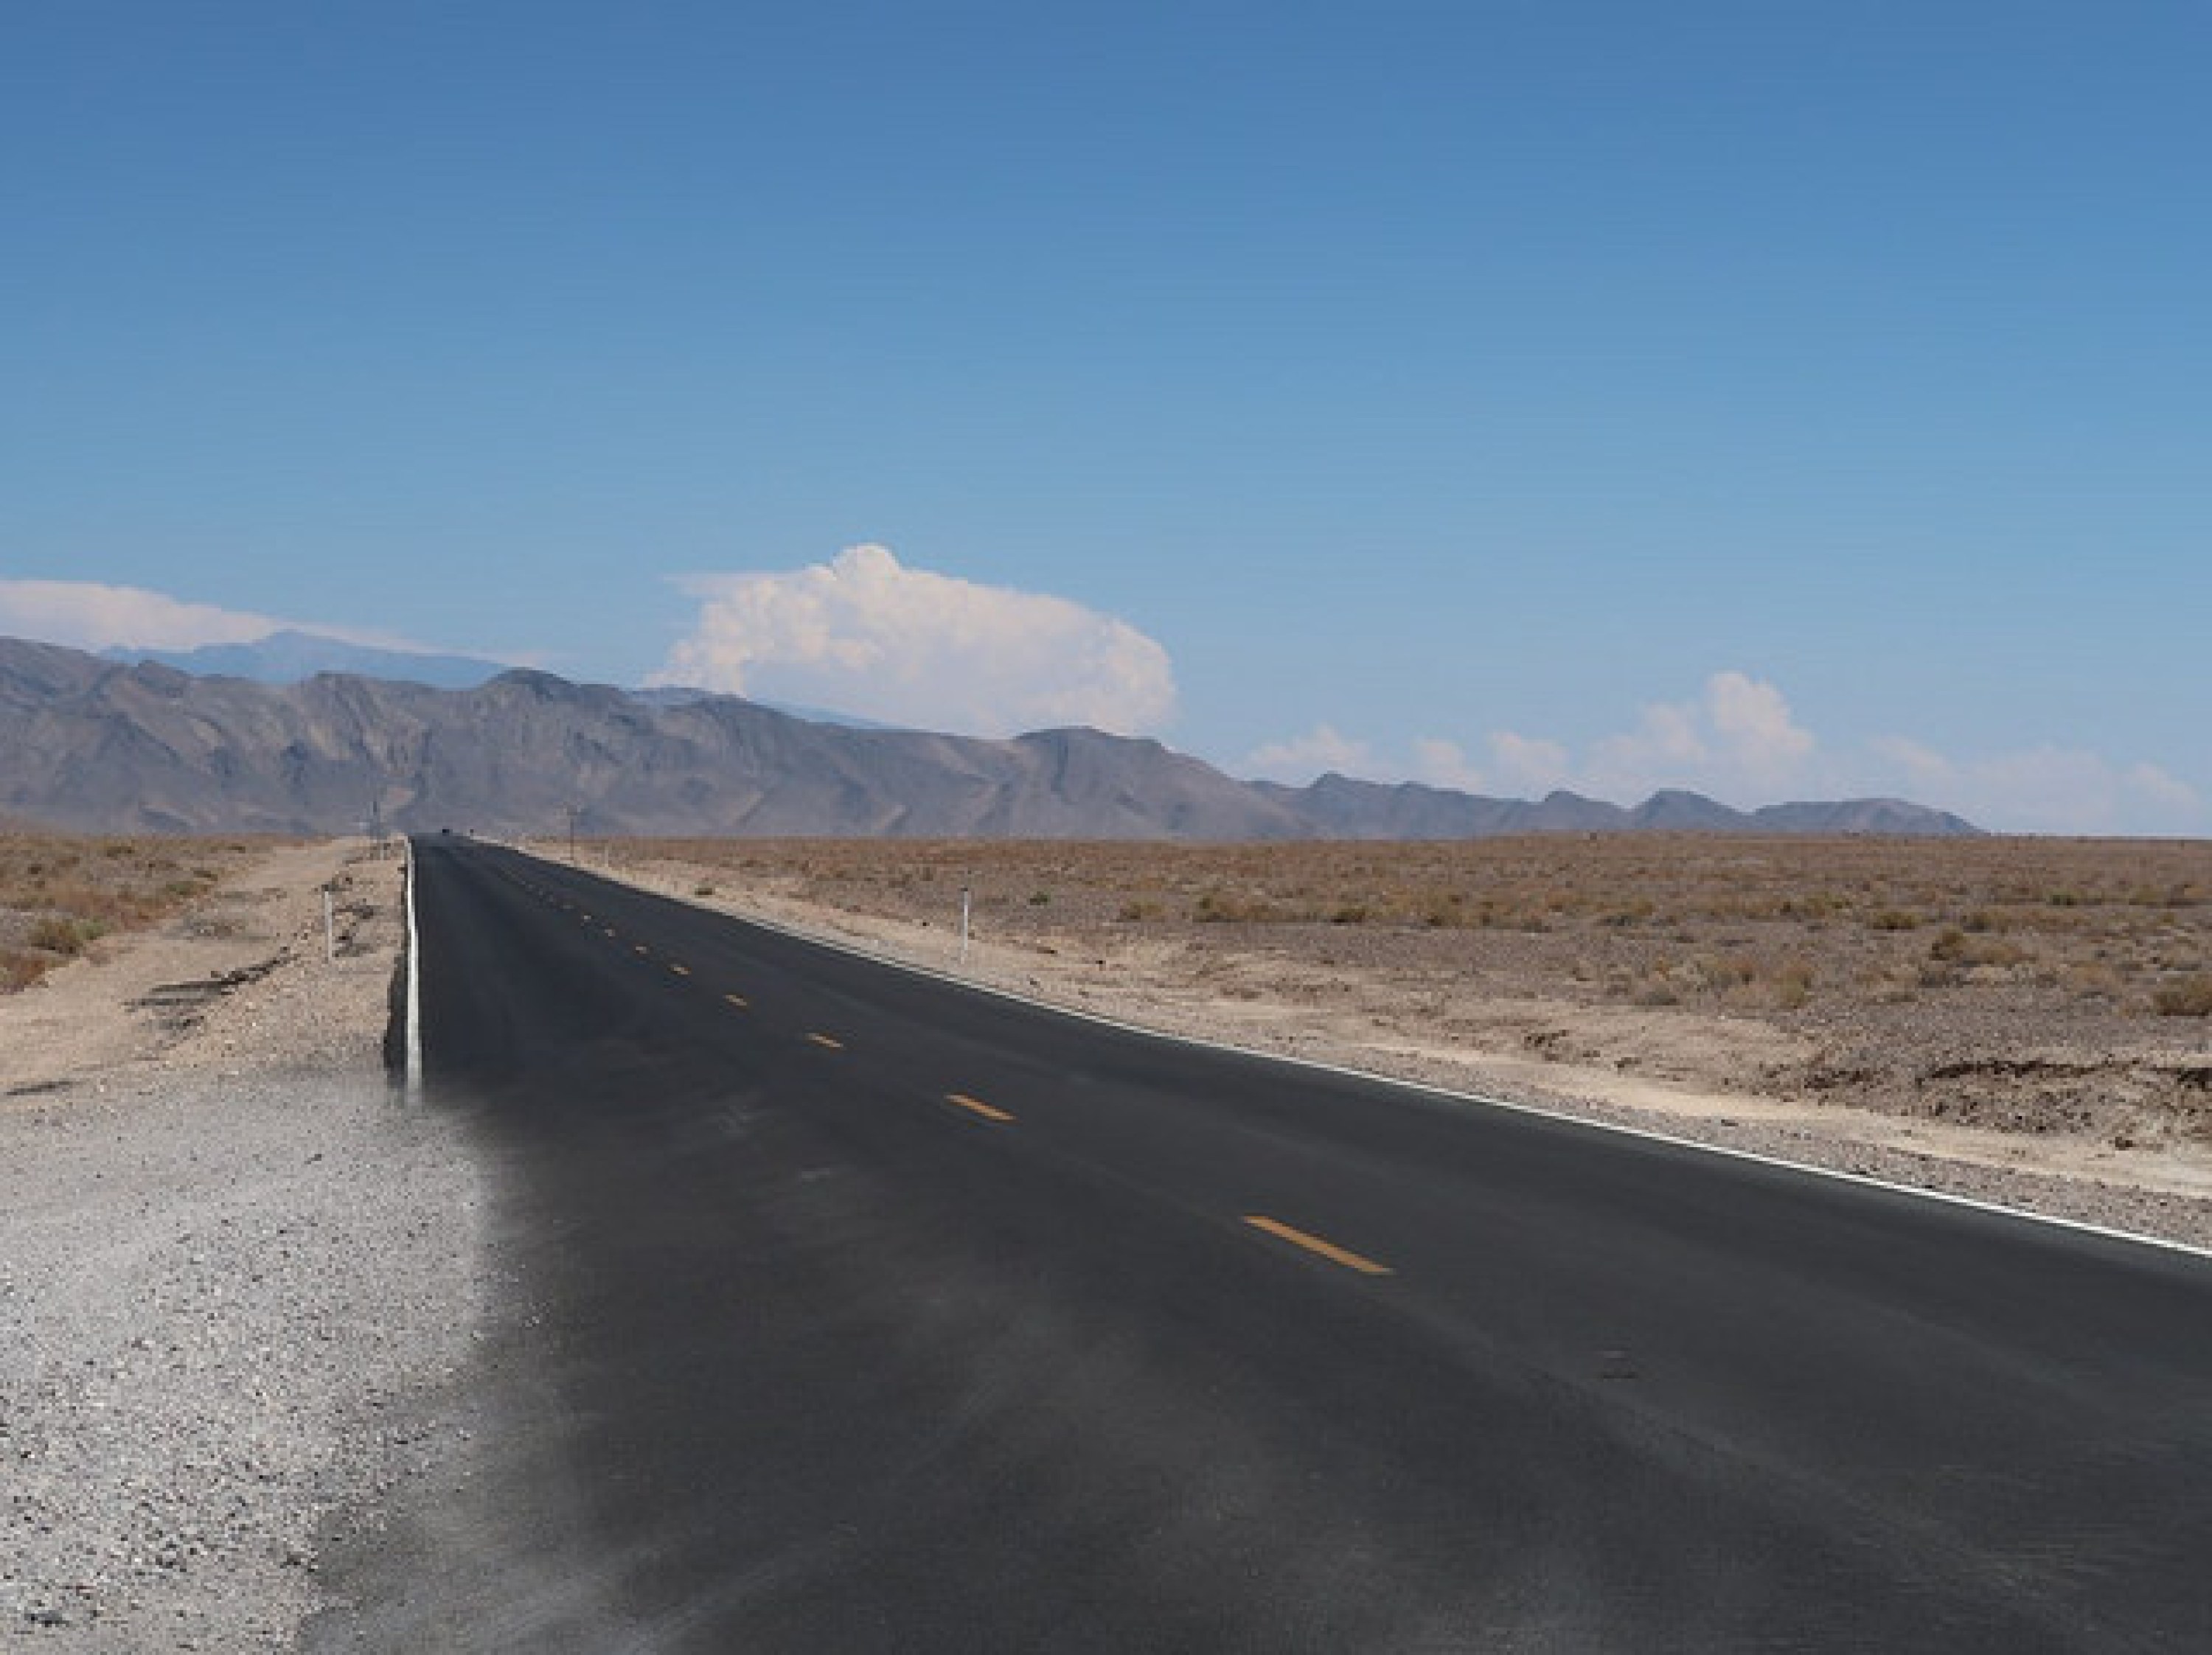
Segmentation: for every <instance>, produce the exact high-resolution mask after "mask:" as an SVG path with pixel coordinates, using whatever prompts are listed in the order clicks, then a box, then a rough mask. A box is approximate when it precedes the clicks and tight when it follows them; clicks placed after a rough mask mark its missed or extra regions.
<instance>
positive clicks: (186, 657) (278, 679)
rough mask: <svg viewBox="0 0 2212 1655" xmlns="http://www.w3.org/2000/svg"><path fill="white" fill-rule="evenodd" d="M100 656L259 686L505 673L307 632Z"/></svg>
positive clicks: (439, 681)
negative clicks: (336, 678)
mask: <svg viewBox="0 0 2212 1655" xmlns="http://www.w3.org/2000/svg"><path fill="white" fill-rule="evenodd" d="M102 653H103V658H105V659H106V660H110V661H121V662H124V663H125V664H131V663H136V662H139V661H152V662H155V663H158V664H161V665H162V666H167V667H174V668H176V669H177V670H178V671H179V672H189V673H191V674H192V675H194V676H197V677H204V678H205V677H223V678H250V679H252V681H253V682H255V683H259V684H297V683H302V682H306V681H307V679H309V678H312V677H313V676H315V675H316V674H317V673H319V672H349V673H353V674H356V676H360V677H363V678H389V679H392V680H394V681H395V682H401V683H410V684H429V685H431V686H433V687H434V688H439V689H474V688H476V687H477V685H479V684H485V683H489V682H491V681H492V680H493V679H495V678H496V677H498V676H499V675H500V674H501V673H502V672H505V671H506V670H507V668H506V667H505V666H504V665H502V664H501V663H499V662H497V661H478V660H474V659H471V658H469V657H468V656H465V655H424V654H418V653H416V652H414V651H412V650H396V649H374V648H371V647H370V646H368V645H365V644H349V643H347V642H346V641H345V640H343V639H341V638H326V637H325V636H323V635H322V634H319V633H312V632H272V633H270V634H269V635H268V636H267V637H266V638H258V639H256V640H254V641H253V642H252V643H250V644H204V645H202V646H200V647H199V648H197V649H191V650H123V649H112V650H107V651H104V652H102Z"/></svg>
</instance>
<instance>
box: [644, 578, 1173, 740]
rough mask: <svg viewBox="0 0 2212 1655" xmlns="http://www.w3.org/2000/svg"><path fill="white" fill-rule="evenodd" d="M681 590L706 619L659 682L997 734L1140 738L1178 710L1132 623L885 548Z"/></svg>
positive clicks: (1160, 657) (1167, 680)
mask: <svg viewBox="0 0 2212 1655" xmlns="http://www.w3.org/2000/svg"><path fill="white" fill-rule="evenodd" d="M680 584H681V585H682V586H683V588H684V590H685V591H688V592H689V593H690V594H691V596H693V597H696V598H697V599H698V600H699V614H698V616H697V619H696V621H695V622H694V624H693V627H692V630H691V632H690V634H689V635H687V636H686V637H684V639H682V640H679V641H678V643H677V645H676V646H675V647H674V648H673V649H672V650H671V651H670V652H669V656H668V659H667V661H666V663H665V664H664V665H663V666H662V668H661V669H660V670H659V672H658V673H656V674H654V675H653V680H652V682H654V683H657V684H680V685H687V686H691V687H694V688H702V689H714V690H722V691H726V692H727V693H729V694H743V695H750V696H755V697H760V698H765V699H768V700H781V701H787V702H793V703H798V704H801V705H805V706H822V707H826V708H831V709H834V710H836V711H838V712H850V713H856V714H859V715H860V716H862V717H865V718H876V719H880V720H882V721H884V723H887V724H902V725H908V726H913V727H919V728H924V729H933V730H948V731H960V732H963V733H968V734H975V735H987V736H1010V735H1014V734H1017V733H1018V732H1020V731H1025V730H1036V729H1041V728H1044V727H1047V726H1052V725H1060V724H1090V725H1092V726H1095V727H1096V728H1097V729H1100V730H1106V731H1114V732H1115V733H1116V734H1121V735H1136V734H1139V733H1144V732H1147V731H1156V730H1158V729H1159V728H1160V727H1162V726H1163V725H1164V724H1166V723H1167V722H1168V721H1169V720H1170V718H1172V717H1173V716H1174V713H1175V706H1176V688H1175V674H1174V671H1173V669H1172V667H1171V666H1170V662H1169V660H1168V653H1167V651H1166V650H1164V648H1162V647H1161V646H1160V645H1159V644H1158V643H1157V642H1156V641H1154V640H1152V639H1151V638H1148V637H1146V635H1145V634H1143V633H1141V632H1139V631H1138V630H1137V629H1136V628H1135V627H1132V626H1130V625H1129V624H1128V623H1127V621H1121V620H1117V619H1115V617H1114V616H1112V615H1102V614H1100V613H1098V612H1097V610H1095V609H1086V608H1085V607H1084V606H1083V605H1082V604H1080V603H1072V602H1070V601H1069V600H1068V599H1066V598H1064V597H1053V596H1051V595H1049V594H1047V593H1042V592H1028V591H1014V590H1012V589H1011V588H1007V587H1003V586H987V585H980V584H978V583H976V582H974V581H970V580H963V579H958V578H957V577H955V576H952V575H945V574H938V573H933V572H932V571H930V570H927V569H912V568H908V567H906V566H905V565H903V564H902V563H901V562H900V561H898V559H897V558H896V557H895V556H894V555H892V554H891V553H890V551H889V550H888V549H885V548H884V547H881V546H854V547H852V548H850V549H848V550H846V551H843V552H841V553H839V554H838V555H836V557H834V558H832V559H830V560H829V561H828V562H827V563H817V564H813V565H810V566H809V567H805V568H802V569H793V570H787V571H783V572H779V573H740V574H706V575H696V576H691V577H690V578H688V579H684V581H682V582H681V583H680Z"/></svg>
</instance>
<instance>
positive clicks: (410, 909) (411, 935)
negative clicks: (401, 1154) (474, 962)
mask: <svg viewBox="0 0 2212 1655" xmlns="http://www.w3.org/2000/svg"><path fill="white" fill-rule="evenodd" d="M406 844H407V1095H408V1096H410V1098H412V1097H420V1096H421V1095H422V932H421V931H418V930H417V929H416V924H415V841H414V840H411V839H410V840H407V841H406Z"/></svg>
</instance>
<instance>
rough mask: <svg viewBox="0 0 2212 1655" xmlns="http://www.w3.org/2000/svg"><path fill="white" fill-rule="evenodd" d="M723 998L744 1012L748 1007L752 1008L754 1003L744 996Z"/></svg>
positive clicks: (728, 995)
mask: <svg viewBox="0 0 2212 1655" xmlns="http://www.w3.org/2000/svg"><path fill="white" fill-rule="evenodd" d="M723 998H724V999H725V1000H727V1001H728V1002H729V1003H731V1004H732V1005H733V1006H735V1007H737V1009H738V1010H740V1011H743V1010H744V1009H745V1008H746V1007H747V1006H750V1004H751V1003H752V1002H751V1001H750V1000H748V999H746V998H745V997H744V995H742V994H725V995H724V996H723Z"/></svg>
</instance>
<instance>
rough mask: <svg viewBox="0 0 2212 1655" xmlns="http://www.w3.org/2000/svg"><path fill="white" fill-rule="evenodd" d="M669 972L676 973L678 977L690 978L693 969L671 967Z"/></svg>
mask: <svg viewBox="0 0 2212 1655" xmlns="http://www.w3.org/2000/svg"><path fill="white" fill-rule="evenodd" d="M669 970H671V971H672V972H674V973H676V974H677V975H678V977H689V976H690V974H691V967H689V966H671V967H669Z"/></svg>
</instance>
